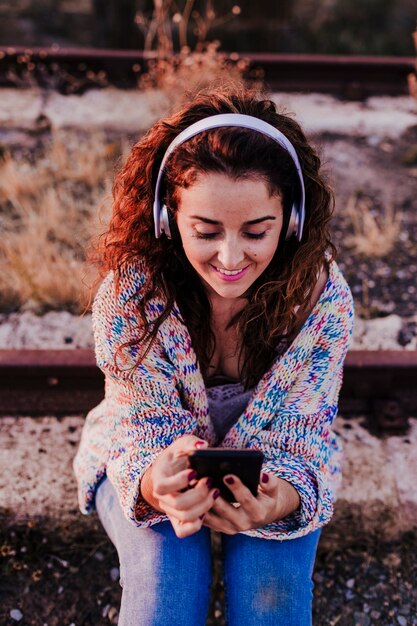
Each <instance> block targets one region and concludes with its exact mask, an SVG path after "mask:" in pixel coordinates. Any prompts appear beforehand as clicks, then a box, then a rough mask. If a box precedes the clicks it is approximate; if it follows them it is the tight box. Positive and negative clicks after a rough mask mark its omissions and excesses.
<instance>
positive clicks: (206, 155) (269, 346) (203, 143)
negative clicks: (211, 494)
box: [94, 88, 336, 388]
mask: <svg viewBox="0 0 417 626" xmlns="http://www.w3.org/2000/svg"><path fill="white" fill-rule="evenodd" d="M219 113H242V114H246V115H252V116H254V117H258V118H260V119H262V120H265V121H266V122H268V123H269V124H271V125H272V126H275V128H277V129H278V130H280V131H281V132H282V133H283V134H284V135H285V136H286V137H287V138H288V139H289V140H290V141H291V143H292V144H293V146H294V148H295V150H296V152H297V155H298V158H299V161H300V164H301V169H302V172H303V177H304V183H305V193H306V201H305V209H306V219H305V224H304V230H303V236H302V240H301V242H298V241H297V240H296V238H295V237H292V238H291V239H289V240H287V241H285V237H284V238H283V237H282V236H281V239H280V242H279V244H278V247H277V251H276V253H275V256H274V258H273V259H272V261H271V262H270V264H269V266H268V267H267V268H266V270H265V271H264V272H263V273H262V274H261V276H259V277H258V278H257V280H256V281H255V282H254V283H253V284H252V285H251V287H250V288H249V290H248V292H247V293H246V294H245V296H246V298H247V304H246V306H245V308H244V309H243V310H241V311H240V312H239V313H238V314H237V315H235V316H234V318H233V319H232V320H231V321H230V323H229V326H232V325H236V328H237V331H238V336H239V339H240V341H241V343H240V345H241V348H240V354H239V363H240V364H241V365H240V378H241V380H242V382H243V383H244V385H245V387H246V388H251V387H253V386H254V385H256V383H257V382H258V381H259V380H260V378H261V377H262V376H263V374H264V373H265V372H266V371H267V370H268V369H269V368H270V367H271V365H272V362H273V360H274V359H275V358H276V357H277V354H278V353H279V351H280V350H282V346H285V345H288V342H290V341H291V340H292V339H293V338H294V337H295V335H296V334H297V332H298V330H299V327H298V319H299V318H298V317H297V315H296V310H297V308H298V307H301V310H302V309H303V306H306V303H307V302H308V301H309V300H310V297H311V295H312V291H313V289H314V286H315V285H316V283H317V278H318V275H319V274H320V271H321V270H322V268H323V265H324V264H325V251H327V253H328V260H329V259H334V258H335V257H336V248H335V246H334V245H333V244H332V242H331V241H330V234H329V228H328V226H329V222H330V219H331V215H332V212H333V206H334V199H333V193H332V191H331V189H330V187H329V186H328V185H327V183H326V181H325V180H324V178H323V176H322V175H321V173H320V165H321V163H320V159H319V157H318V156H317V154H316V152H315V151H314V149H313V148H312V147H311V146H310V144H309V143H308V141H307V139H306V137H305V135H304V133H303V131H302V130H301V128H300V126H299V125H298V123H297V122H296V121H294V119H292V118H291V117H289V116H287V115H284V114H282V113H280V112H278V111H277V108H276V106H275V104H274V103H273V102H272V101H271V100H268V99H267V98H266V97H264V96H263V95H262V94H261V93H259V92H257V91H243V90H240V89H239V88H233V89H227V88H223V89H220V90H216V91H211V92H200V93H199V94H197V95H196V96H195V97H194V98H193V99H191V100H190V101H189V102H187V103H186V104H185V105H183V106H182V108H181V109H180V110H179V111H177V112H175V113H174V114H172V115H170V116H169V117H166V118H165V119H161V120H160V121H158V122H157V123H156V124H154V126H152V128H151V129H150V130H149V131H148V132H147V133H146V135H144V136H143V137H142V138H141V139H140V140H139V141H138V142H137V143H136V144H135V145H134V146H133V148H132V150H131V152H130V154H129V156H128V158H127V160H126V163H125V164H124V166H123V167H122V169H121V171H120V173H119V174H118V175H117V177H116V180H115V183H114V186H113V198H114V202H113V214H112V217H111V220H110V223H109V226H108V229H107V231H106V232H105V233H104V234H103V235H101V237H100V238H99V240H98V242H97V244H96V246H95V249H94V258H95V261H96V265H97V266H98V267H99V270H100V274H101V276H103V275H104V274H106V273H107V272H108V271H109V270H113V271H114V272H115V276H116V286H117V277H118V275H120V272H121V271H122V268H123V266H124V265H125V264H130V263H137V262H138V261H140V262H141V263H145V266H146V268H147V270H148V271H149V279H148V280H147V282H146V284H145V285H144V287H143V293H142V292H141V298H139V299H137V300H138V302H137V306H138V314H139V315H140V319H141V320H142V322H143V324H142V326H143V332H142V335H141V337H140V338H139V339H138V338H134V339H132V341H131V342H129V344H123V346H124V345H137V344H140V345H139V347H140V350H139V352H140V356H139V358H138V362H137V364H136V365H139V363H140V362H141V360H142V359H143V358H144V357H145V355H146V354H147V352H148V350H149V348H150V346H151V345H152V342H153V341H154V340H155V338H156V335H157V333H158V329H159V326H160V324H161V323H162V322H163V320H164V319H165V318H166V317H167V316H168V315H169V313H170V311H171V310H172V308H173V306H174V303H176V304H177V306H178V307H179V309H180V312H181V315H182V317H183V320H184V322H185V324H186V325H187V327H188V329H189V332H190V335H191V339H192V343H193V347H194V350H195V352H196V355H197V358H198V361H199V364H200V368H201V371H202V374H203V377H204V378H205V379H207V377H208V373H209V364H210V360H211V358H212V356H213V354H214V351H215V337H214V334H213V332H212V329H211V326H210V318H211V305H210V301H209V298H208V296H207V294H206V292H205V290H204V288H203V285H202V282H201V281H200V278H199V275H198V274H197V272H196V271H195V270H194V268H193V267H192V266H191V264H190V263H189V262H188V260H187V258H186V256H185V253H184V251H183V248H182V245H181V241H180V240H178V238H173V239H172V240H171V239H168V238H166V237H165V236H162V237H161V238H160V239H156V238H155V236H154V223H153V214H152V207H153V201H154V190H155V185H156V179H157V175H158V171H159V166H160V163H161V161H162V158H163V156H164V154H165V151H166V149H167V147H168V145H169V144H170V143H171V141H172V140H173V139H174V137H176V136H177V135H178V134H179V133H180V132H181V131H182V130H184V129H185V128H187V127H188V126H190V125H191V124H193V123H194V122H197V121H198V120H201V119H202V118H204V117H208V116H211V115H216V114H219ZM165 172H166V173H165V177H164V182H165V184H164V190H163V197H164V200H165V203H166V204H167V205H168V206H169V208H170V210H171V211H172V213H173V215H174V216H175V214H176V212H177V211H178V190H179V189H180V188H186V187H189V186H192V185H193V183H194V182H195V180H196V178H197V176H198V175H199V174H203V173H213V172H216V173H224V174H227V175H228V176H231V177H232V178H235V179H239V178H241V177H248V176H249V177H253V178H257V179H259V178H261V179H262V180H264V181H265V182H266V184H267V186H268V188H269V190H270V193H275V194H279V195H280V197H281V199H282V203H283V209H284V225H285V223H286V222H288V219H289V217H288V216H289V213H290V210H291V206H292V202H293V198H294V195H295V194H296V193H298V188H299V179H298V175H297V173H296V169H295V166H294V163H293V161H292V159H291V157H290V156H289V155H288V153H287V152H286V150H285V149H284V148H282V147H281V146H280V145H279V144H278V143H277V142H276V141H274V140H273V139H271V138H269V137H266V136H264V135H263V134H261V133H259V132H256V131H252V130H250V129H245V128H235V127H230V128H229V127H227V128H217V129H213V130H208V131H204V132H203V133H200V134H199V135H197V136H195V137H193V138H192V139H189V140H188V141H186V142H185V143H183V144H182V145H180V146H179V147H177V148H176V149H175V150H174V152H173V154H172V155H171V156H170V158H169V160H168V162H167V166H166V170H165ZM286 216H287V219H286ZM283 231H284V228H283ZM156 295H158V296H162V297H163V299H164V302H165V303H166V307H165V310H164V312H163V313H162V315H161V316H160V318H159V319H158V320H157V322H156V323H154V324H152V326H150V325H149V324H148V322H147V320H146V316H145V307H146V304H147V302H149V300H150V299H151V298H153V297H155V296H156ZM123 346H119V349H120V348H122V347H123Z"/></svg>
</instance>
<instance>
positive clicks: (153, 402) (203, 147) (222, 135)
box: [74, 89, 353, 626]
mask: <svg viewBox="0 0 417 626" xmlns="http://www.w3.org/2000/svg"><path fill="white" fill-rule="evenodd" d="M332 202H333V198H332V193H331V191H330V189H329V188H328V187H327V185H326V183H325V181H324V180H323V178H322V176H321V173H320V160H319V158H318V157H317V155H316V154H315V152H314V150H313V148H312V147H311V146H310V145H309V143H308V142H307V140H306V138H305V136H304V134H303V132H302V130H301V128H300V127H299V125H298V124H297V123H296V122H295V121H294V120H293V119H291V118H290V117H288V116H286V115H283V114H280V113H278V112H277V110H276V108H275V105H274V104H273V103H272V102H270V101H268V100H265V99H263V98H262V96H261V95H260V94H257V93H252V92H245V93H241V92H239V91H236V90H233V89H231V90H224V91H221V92H218V93H217V92H209V93H202V94H200V95H198V96H196V97H195V98H194V99H192V100H191V101H190V102H189V103H188V104H187V105H185V106H184V107H183V108H182V109H181V110H179V111H178V112H176V113H175V114H173V115H172V116H171V117H169V118H167V119H164V120H161V121H159V122H157V123H156V124H155V125H154V126H153V128H152V129H151V130H150V131H149V132H148V133H147V135H146V136H145V137H144V138H142V139H141V140H140V141H139V142H138V143H137V144H136V145H135V146H134V147H133V149H132V151H131V154H130V155H129V157H128V159H127V161H126V164H125V165H124V167H123V169H122V171H121V172H120V174H119V175H118V177H117V179H116V182H115V185H114V206H113V216H112V218H111V221H110V224H109V228H108V231H107V232H106V233H105V234H104V236H103V237H102V239H101V240H100V242H99V245H98V248H97V258H98V262H99V265H100V267H101V269H102V271H103V274H104V280H103V282H102V284H101V286H100V288H99V290H98V292H97V296H96V298H95V301H94V305H93V325H94V333H95V342H96V355H97V363H98V365H99V366H100V368H101V369H102V370H103V372H104V374H105V376H106V395H105V398H104V400H103V402H102V403H101V404H100V405H99V406H98V407H96V408H95V409H93V410H92V411H91V412H90V413H89V415H88V416H87V419H86V423H85V426H84V430H83V435H82V439H81V443H80V448H79V450H78V452H77V455H76V458H75V460H74V470H75V474H76V476H77V480H78V487H79V503H80V509H81V511H82V513H84V514H89V513H91V512H92V511H94V510H95V509H96V510H97V512H98V514H99V517H100V520H101V522H102V524H103V526H104V527H105V529H106V531H107V533H108V535H109V537H110V538H111V540H112V541H113V542H114V544H115V546H116V548H117V550H118V554H119V559H120V571H121V584H122V586H123V595H122V606H121V612H120V620H119V625H120V626H126V625H130V626H133V625H136V624H141V625H147V626H156V625H162V624H171V623H172V624H179V623H181V624H182V626H188V625H190V626H198V625H200V624H201V626H203V625H204V624H205V622H206V615H207V610H208V603H209V588H210V575H211V565H210V563H211V555H210V549H211V548H210V532H211V531H217V532H219V533H221V538H222V544H223V557H224V582H225V589H226V600H227V605H226V616H227V623H228V624H229V626H237V625H239V626H249V625H255V624H256V626H260V625H261V626H262V625H265V626H266V625H272V624H274V625H275V624H285V625H286V626H295V625H297V626H306V625H310V624H311V604H312V580H311V574H312V570H313V565H314V559H315V552H316V547H317V541H318V539H319V534H320V531H321V528H322V527H323V526H324V525H325V524H327V523H328V522H329V520H330V519H331V517H332V513H333V503H334V500H335V497H336V492H337V487H338V485H339V482H340V468H341V459H340V448H339V445H338V440H337V437H336V435H335V433H334V432H333V431H332V422H333V420H334V418H335V416H336V413H337V400H338V395H339V390H340V385H341V380H342V367H343V361H344V358H345V355H346V351H347V348H348V345H349V341H350V337H351V333H352V319H353V307H352V297H351V293H350V290H349V287H348V286H347V284H346V282H345V280H344V278H343V276H342V275H341V273H340V270H339V269H338V267H337V264H336V262H335V260H334V258H335V248H334V246H333V244H332V243H331V241H330V237H329V232H328V224H329V220H330V217H331V212H332ZM198 447H203V448H204V447H219V448H234V449H256V450H259V451H261V452H262V453H263V466H262V474H261V477H260V480H259V485H258V491H257V495H254V494H253V493H252V492H251V491H250V490H249V489H248V487H247V486H246V485H245V484H244V483H243V482H242V481H241V480H240V479H239V478H238V477H237V476H236V475H234V474H233V473H232V474H230V473H229V474H227V475H225V476H224V481H225V483H226V484H227V486H228V488H229V489H230V491H232V493H233V496H234V500H235V504H236V503H238V506H234V505H233V504H231V503H230V502H227V501H226V500H224V499H223V498H222V497H221V496H220V492H219V490H218V489H216V488H214V487H213V482H212V478H211V476H204V477H201V476H198V475H196V473H195V472H194V471H193V470H191V469H190V467H189V461H188V456H189V455H190V454H191V453H192V452H193V451H195V449H196V448H198ZM256 480H257V479H256ZM263 589H268V590H271V592H269V591H268V593H267V594H264V593H263V591H262V590H263Z"/></svg>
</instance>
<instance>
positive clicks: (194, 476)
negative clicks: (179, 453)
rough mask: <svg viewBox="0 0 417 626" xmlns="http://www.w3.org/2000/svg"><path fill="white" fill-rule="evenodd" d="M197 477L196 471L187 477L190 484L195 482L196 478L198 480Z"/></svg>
mask: <svg viewBox="0 0 417 626" xmlns="http://www.w3.org/2000/svg"><path fill="white" fill-rule="evenodd" d="M197 476H198V474H197V472H196V471H195V470H192V471H191V472H189V474H188V476H187V479H188V482H190V480H194V479H195V478H197Z"/></svg>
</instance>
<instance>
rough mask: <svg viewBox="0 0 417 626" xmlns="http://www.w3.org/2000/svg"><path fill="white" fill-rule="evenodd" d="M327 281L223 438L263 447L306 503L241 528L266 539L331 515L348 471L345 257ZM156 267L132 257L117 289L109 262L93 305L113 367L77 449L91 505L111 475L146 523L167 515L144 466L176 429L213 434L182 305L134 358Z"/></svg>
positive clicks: (82, 499)
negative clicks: (343, 401)
mask: <svg viewBox="0 0 417 626" xmlns="http://www.w3.org/2000/svg"><path fill="white" fill-rule="evenodd" d="M328 270H329V277H328V280H327V283H326V286H325V288H324V290H323V292H322V294H321V296H320V298H319V300H318V301H317V303H316V305H315V306H314V308H313V310H312V312H311V313H310V315H309V317H308V318H307V320H306V321H305V323H304V324H303V326H302V328H301V330H300V332H299V333H298V335H297V336H296V338H295V339H294V340H293V342H292V343H291V344H290V346H289V348H288V349H287V350H286V352H284V354H282V355H281V356H279V357H277V359H276V360H275V361H274V363H273V365H272V367H271V368H270V369H269V370H268V371H267V372H266V374H265V375H264V376H263V377H262V379H261V380H260V381H259V383H258V384H257V385H256V387H255V389H254V392H253V395H252V397H251V399H250V401H249V403H248V405H247V407H246V409H245V411H244V412H243V413H242V415H241V416H240V418H239V419H238V421H237V422H236V423H235V424H234V425H233V426H232V428H231V429H230V430H229V432H228V433H227V434H226V436H225V437H224V439H223V440H222V441H221V442H220V443H216V445H219V446H220V447H227V448H254V449H259V450H262V452H263V453H264V457H265V458H264V464H263V470H264V471H266V472H270V473H273V474H275V475H276V476H278V477H280V478H283V479H285V480H287V481H288V482H289V483H291V484H292V485H293V486H294V487H295V489H296V490H297V491H298V494H299V496H300V500H301V506H300V508H299V509H298V510H297V511H296V512H295V513H291V514H290V515H288V516H287V517H285V518H284V519H282V520H279V521H276V522H273V523H271V524H268V525H266V526H263V527H262V528H257V529H254V530H249V531H245V532H244V534H246V535H250V536H253V537H263V538H266V539H279V540H282V539H290V538H295V537H302V536H303V535H306V534H308V533H310V532H312V531H314V530H316V529H317V528H319V527H322V526H324V525H325V524H327V523H328V522H329V521H330V519H331V517H332V514H333V504H334V501H335V498H336V494H337V489H338V487H339V485H340V479H341V454H342V448H341V445H340V442H339V441H338V438H337V437H336V435H335V433H334V432H333V431H332V423H333V421H334V419H335V417H336V414H337V402H338V396H339V391H340V386H341V383H342V370H343V362H344V359H345V356H346V352H347V349H348V345H349V341H350V338H351V335H352V327H353V300H352V295H351V292H350V289H349V287H348V285H347V283H346V281H345V279H344V278H343V276H342V274H341V272H340V270H339V268H338V266H337V264H336V263H335V262H334V261H333V262H330V263H329V264H328ZM146 278H147V273H146V270H145V268H144V267H143V265H141V264H139V263H138V264H137V265H133V264H132V265H129V266H127V267H125V268H124V270H123V271H122V272H121V274H120V277H119V281H120V282H119V286H120V287H119V288H120V291H119V295H116V293H115V281H114V275H113V273H112V272H110V273H109V274H108V276H107V277H106V278H105V280H104V281H103V282H102V284H101V286H100V288H99V290H98V292H97V295H96V297H95V300H94V304H93V330H94V337H95V345H96V358H97V364H98V366H99V367H100V369H101V370H102V371H103V372H104V374H105V381H106V382H105V398H104V400H103V401H102V402H101V403H100V404H99V405H98V406H97V407H95V408H94V409H92V410H91V411H90V412H89V414H88V415H87V418H86V421H85V424H84V428H83V432H82V436H81V441H80V446H79V449H78V452H77V455H76V457H75V459H74V472H75V475H76V478H77V482H78V498H79V506H80V510H81V512H82V513H83V514H86V515H87V514H90V513H91V512H92V511H93V510H95V502H94V497H95V491H96V489H97V486H98V484H99V482H100V480H101V479H102V478H103V477H104V476H105V475H106V474H107V476H108V477H109V479H110V481H111V483H112V484H113V486H114V488H115V490H116V492H117V494H118V498H119V501H120V505H121V507H122V509H123V511H124V514H125V516H126V518H127V519H128V520H130V521H131V522H132V523H133V524H134V525H136V526H138V527H147V526H151V525H153V524H156V523H158V522H161V521H166V520H167V519H168V518H167V517H166V516H165V515H163V514H162V513H160V512H158V511H156V510H155V509H153V508H152V507H151V506H149V505H148V504H147V502H146V501H145V500H143V499H142V498H141V495H140V482H141V478H142V476H143V474H144V472H145V471H146V470H147V469H148V467H149V466H150V465H151V464H152V463H153V462H154V461H155V459H156V458H157V457H158V455H159V454H160V452H161V451H162V450H163V449H165V448H166V447H167V446H168V445H169V444H171V443H172V442H174V441H175V440H176V439H177V438H178V437H180V436H182V435H185V434H194V435H196V436H198V437H201V438H203V439H206V440H207V441H208V442H209V445H211V446H212V445H214V444H215V442H216V434H215V432H214V428H213V425H212V423H211V420H210V416H209V411H208V402H207V395H206V390H205V386H204V380H203V377H202V374H201V371H200V368H199V364H198V361H197V356H196V354H195V351H194V349H193V347H192V344H191V337H190V334H189V331H188V329H187V327H186V326H185V324H184V322H183V320H182V318H181V314H180V312H179V309H178V307H176V306H174V309H173V310H172V312H171V313H170V315H169V316H168V317H167V318H166V320H165V321H164V322H163V323H162V324H161V326H160V328H159V330H158V334H157V339H156V341H155V342H154V344H153V346H152V348H151V350H150V351H149V353H148V355H147V356H146V358H145V359H144V361H143V362H142V363H141V365H140V366H139V367H137V368H133V369H132V366H133V365H134V364H135V363H136V361H137V356H138V354H139V352H138V347H137V346H136V347H126V348H123V349H122V350H120V351H119V352H118V354H117V359H116V363H115V359H114V357H115V353H116V349H117V348H118V347H119V346H121V345H122V344H123V343H124V342H128V341H131V340H132V339H133V338H135V337H139V336H140V334H141V328H140V318H139V315H138V312H137V302H138V300H139V299H140V298H141V288H142V286H143V284H144V282H145V281H146ZM163 308H164V305H163V302H162V301H161V300H159V299H158V298H155V299H153V300H152V301H151V302H150V303H149V304H148V305H147V308H146V316H147V319H149V321H151V322H152V321H154V320H155V319H156V318H157V317H158V315H159V314H160V313H161V312H162V311H163Z"/></svg>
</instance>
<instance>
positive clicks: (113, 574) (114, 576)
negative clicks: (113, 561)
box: [110, 567, 120, 582]
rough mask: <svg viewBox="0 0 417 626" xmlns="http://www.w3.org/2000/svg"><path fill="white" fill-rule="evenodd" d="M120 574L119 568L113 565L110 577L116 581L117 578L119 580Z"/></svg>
mask: <svg viewBox="0 0 417 626" xmlns="http://www.w3.org/2000/svg"><path fill="white" fill-rule="evenodd" d="M119 576H120V572H119V568H118V567H112V568H111V570H110V578H111V579H112V581H113V582H116V580H119Z"/></svg>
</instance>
